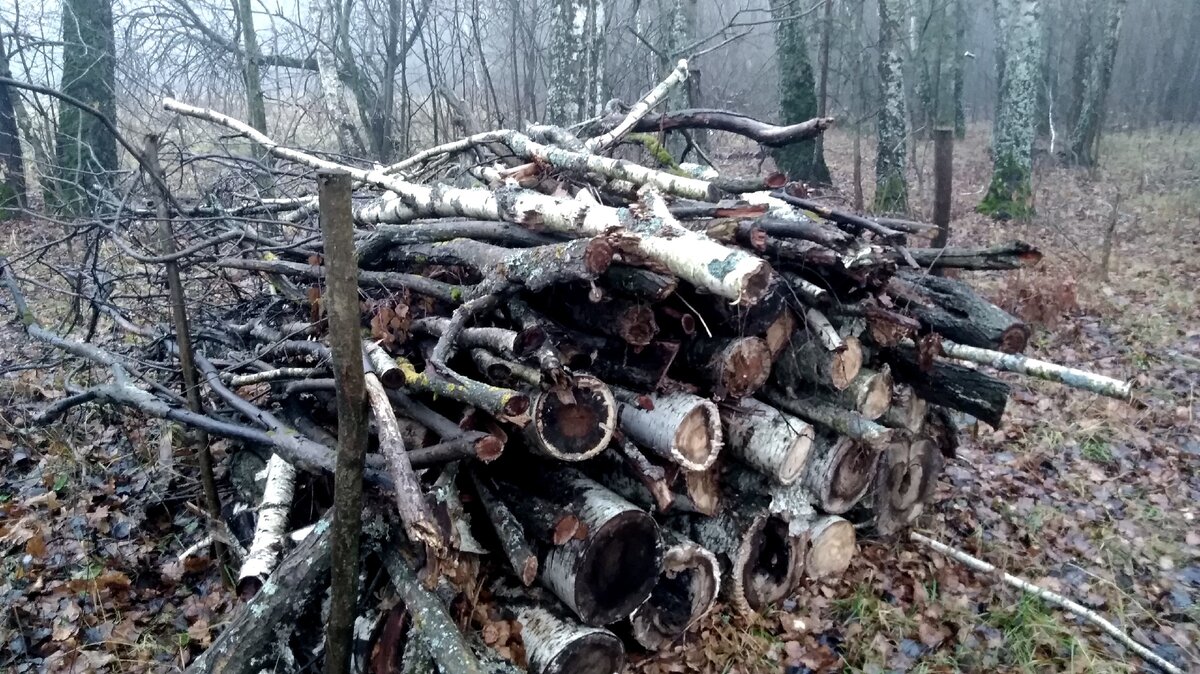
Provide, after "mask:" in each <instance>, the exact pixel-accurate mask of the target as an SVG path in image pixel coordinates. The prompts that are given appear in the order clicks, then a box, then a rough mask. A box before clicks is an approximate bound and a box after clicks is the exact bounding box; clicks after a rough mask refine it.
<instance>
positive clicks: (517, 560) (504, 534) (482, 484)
mask: <svg viewBox="0 0 1200 674" xmlns="http://www.w3.org/2000/svg"><path fill="white" fill-rule="evenodd" d="M490 482H491V481H490V479H489V478H486V477H482V476H480V475H479V474H478V473H477V472H476V471H474V470H472V471H471V484H472V485H473V486H474V487H475V496H476V498H478V499H479V504H480V506H482V508H483V511H484V513H486V514H487V518H488V521H489V522H491V524H492V530H493V531H495V532H496V538H497V540H499V541H500V549H501V550H502V551H503V552H504V556H505V558H507V559H508V563H509V566H511V567H512V570H513V573H515V574H516V576H517V578H519V579H520V580H521V583H522V584H523V585H525V586H526V587H528V586H530V585H532V584H533V581H535V580H537V572H538V559H537V554H536V553H535V552H534V549H533V545H532V544H531V543H530V541H529V539H528V537H526V535H525V527H523V526H521V523H520V522H519V521H518V520H517V518H516V516H515V515H513V513H512V511H511V510H509V508H508V506H506V505H505V504H504V502H503V501H501V500H500V499H499V497H497V496H496V493H495V490H494V489H493V486H492V485H491V484H490Z"/></svg>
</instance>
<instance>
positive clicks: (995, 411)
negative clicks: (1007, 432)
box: [881, 346, 1009, 428]
mask: <svg viewBox="0 0 1200 674" xmlns="http://www.w3.org/2000/svg"><path fill="white" fill-rule="evenodd" d="M881 353H882V355H883V358H884V359H885V360H886V361H887V362H888V364H889V365H891V366H892V375H893V376H895V378H896V379H897V380H898V381H901V382H904V383H905V384H908V385H909V386H911V387H912V389H913V391H915V392H916V393H917V395H919V396H920V397H922V398H924V399H925V400H927V401H929V402H931V403H933V404H935V405H942V406H944V407H950V408H953V409H956V410H959V411H962V412H966V413H967V414H970V415H971V416H973V417H975V418H977V419H979V420H980V421H982V422H984V423H986V424H988V425H989V426H991V427H993V428H999V426H1000V422H1001V420H1002V419H1003V418H1004V408H1005V406H1007V405H1008V394H1009V386H1008V384H1006V383H1004V382H1003V381H1001V380H999V379H997V378H995V377H992V376H990V375H987V374H984V373H983V372H980V371H978V370H972V369H970V368H967V367H963V366H962V365H956V364H954V363H948V362H945V361H942V360H937V359H934V361H933V363H932V365H931V367H930V368H929V369H928V370H923V369H922V368H921V366H920V363H919V362H918V354H917V352H916V350H915V349H908V348H905V347H903V346H901V347H898V348H895V349H886V350H884V351H882V352H881Z"/></svg>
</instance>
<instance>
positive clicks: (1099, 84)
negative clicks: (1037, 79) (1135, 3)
mask: <svg viewBox="0 0 1200 674" xmlns="http://www.w3.org/2000/svg"><path fill="white" fill-rule="evenodd" d="M1125 2H1126V0H1108V1H1107V2H1106V3H1105V4H1106V7H1105V9H1106V11H1105V17H1104V18H1105V22H1104V34H1103V36H1102V37H1101V39H1100V44H1099V45H1098V48H1097V49H1095V50H1092V51H1090V52H1089V53H1088V54H1087V62H1088V67H1087V69H1086V75H1085V79H1084V80H1083V83H1082V86H1083V90H1082V96H1081V97H1080V101H1079V116H1078V117H1077V118H1076V119H1075V127H1074V128H1073V129H1072V130H1071V139H1070V158H1071V160H1072V161H1073V162H1074V163H1076V164H1079V165H1082V166H1094V165H1095V164H1096V162H1097V161H1098V160H1099V143H1100V131H1101V126H1102V125H1103V123H1104V103H1105V101H1106V100H1107V98H1108V85H1109V83H1110V82H1111V81H1112V72H1113V61H1115V60H1116V57H1117V46H1118V41H1119V39H1120V36H1121V19H1122V17H1123V16H1124V13H1125Z"/></svg>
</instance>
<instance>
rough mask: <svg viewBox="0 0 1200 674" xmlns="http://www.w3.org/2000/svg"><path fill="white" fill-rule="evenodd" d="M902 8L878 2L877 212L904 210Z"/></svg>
mask: <svg viewBox="0 0 1200 674" xmlns="http://www.w3.org/2000/svg"><path fill="white" fill-rule="evenodd" d="M903 13H904V5H903V4H902V3H901V2H900V1H899V0H879V83H880V89H881V90H882V91H881V93H882V97H883V106H882V107H881V108H880V110H879V120H878V123H877V124H876V126H877V127H878V132H879V148H878V151H877V153H876V155H875V186H876V187H875V207H874V210H875V211H877V212H880V213H905V212H907V211H908V184H907V182H906V179H905V175H904V172H905V169H906V166H907V161H906V158H905V154H906V153H905V150H906V148H907V144H908V129H907V117H908V116H907V114H905V103H904V71H903V63H902V61H901V57H900V46H901V45H900V18H901V16H902V15H903Z"/></svg>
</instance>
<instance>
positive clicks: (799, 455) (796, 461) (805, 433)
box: [778, 419, 815, 485]
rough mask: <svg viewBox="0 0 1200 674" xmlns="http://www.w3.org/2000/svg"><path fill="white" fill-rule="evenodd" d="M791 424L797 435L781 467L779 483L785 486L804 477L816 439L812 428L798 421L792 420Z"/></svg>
mask: <svg viewBox="0 0 1200 674" xmlns="http://www.w3.org/2000/svg"><path fill="white" fill-rule="evenodd" d="M791 422H792V423H793V428H794V430H795V431H796V435H795V438H793V439H792V444H791V445H790V446H789V447H788V450H787V454H786V455H785V456H784V458H783V461H782V463H781V464H780V466H779V473H778V478H779V483H780V484H783V485H789V484H792V483H793V482H795V481H796V480H798V479H800V477H801V476H803V475H804V470H805V468H807V467H808V455H809V453H810V452H812V446H813V438H814V437H815V434H814V432H813V428H812V426H810V425H808V424H805V423H803V422H801V421H800V420H798V419H792V420H791Z"/></svg>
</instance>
